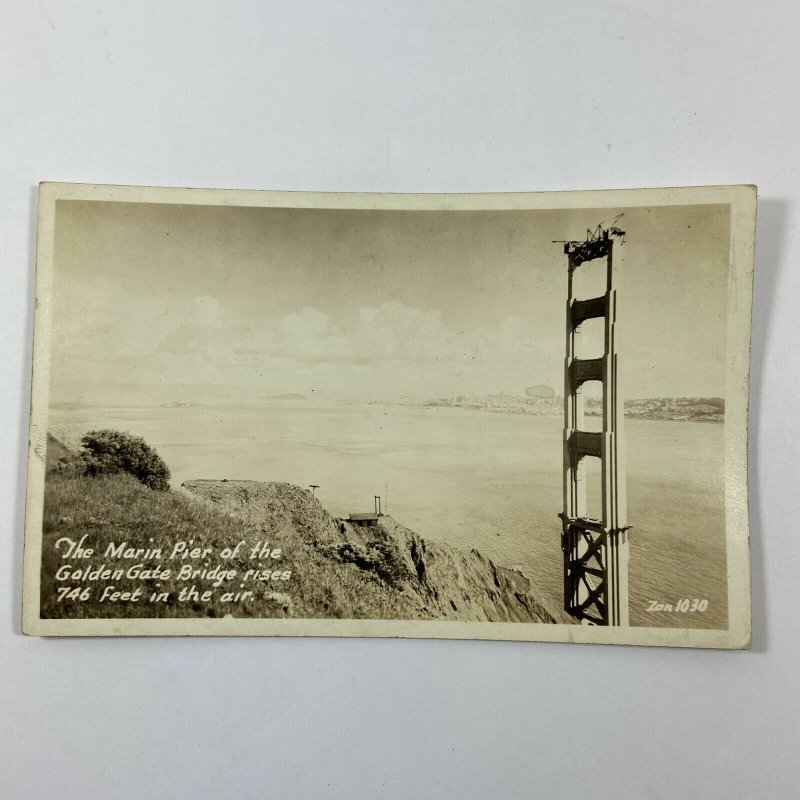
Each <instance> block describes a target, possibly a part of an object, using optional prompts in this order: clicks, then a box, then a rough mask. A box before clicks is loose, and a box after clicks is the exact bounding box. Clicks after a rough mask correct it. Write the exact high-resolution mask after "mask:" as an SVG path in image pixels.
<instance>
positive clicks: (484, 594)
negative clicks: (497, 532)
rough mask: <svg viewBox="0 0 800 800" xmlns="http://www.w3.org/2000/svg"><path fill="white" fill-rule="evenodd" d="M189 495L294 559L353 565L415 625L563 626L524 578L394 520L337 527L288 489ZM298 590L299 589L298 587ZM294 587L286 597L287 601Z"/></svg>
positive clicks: (258, 486)
mask: <svg viewBox="0 0 800 800" xmlns="http://www.w3.org/2000/svg"><path fill="white" fill-rule="evenodd" d="M182 489H183V490H184V491H186V492H187V493H188V494H189V495H192V496H194V497H199V498H202V499H203V500H204V501H205V502H206V503H208V504H211V505H213V506H214V507H216V508H218V509H221V510H224V511H226V512H227V513H228V514H231V515H233V516H235V517H236V518H239V519H241V520H242V521H244V522H245V523H246V524H248V525H249V526H253V527H256V528H257V529H259V530H260V531H261V532H262V533H263V534H266V535H268V536H270V537H271V538H273V539H274V538H275V537H276V536H277V537H278V538H277V539H276V541H280V542H281V543H282V544H283V546H284V547H285V548H286V550H287V553H291V548H292V542H293V541H294V542H295V546H300V547H302V548H304V549H305V548H309V549H310V550H311V551H313V552H314V553H315V554H317V555H318V556H320V557H321V558H323V559H325V560H327V561H333V562H338V563H341V564H342V565H345V564H351V565H354V566H355V567H357V568H358V569H359V570H361V571H362V572H363V573H365V574H366V575H372V576H374V578H375V579H376V580H377V581H379V582H380V583H382V584H383V585H385V586H386V587H388V588H391V589H393V590H394V591H395V592H396V593H397V598H398V601H399V602H401V604H402V605H405V604H406V603H408V602H409V601H410V603H411V607H412V609H413V613H412V614H411V617H412V618H423V619H425V618H434V619H452V620H469V621H487V622H548V623H553V622H561V623H570V622H572V620H571V618H569V617H567V616H566V615H564V614H561V613H559V612H558V611H556V610H553V609H548V608H547V607H546V606H545V603H544V602H543V600H542V599H541V598H538V597H536V595H535V593H534V591H532V590H531V586H530V583H529V581H528V580H527V579H526V578H525V577H524V576H523V575H522V574H521V573H519V572H516V571H514V570H509V569H504V568H502V567H498V566H497V565H496V564H495V563H494V562H493V561H491V560H490V559H488V558H486V557H485V556H483V555H482V554H481V553H479V552H478V551H477V550H471V551H462V550H459V549H458V548H455V547H452V546H450V545H447V544H442V543H434V542H429V541H427V540H425V539H423V538H422V537H420V536H419V535H417V534H416V533H414V532H413V531H411V530H409V529H408V528H405V527H404V526H402V525H400V524H399V523H398V522H396V521H395V520H394V519H392V518H391V517H389V516H383V517H381V518H380V524H379V525H378V526H377V527H374V528H362V527H355V526H352V525H350V524H349V523H348V522H343V521H341V520H336V519H334V518H333V517H332V516H331V515H330V514H328V513H327V512H326V511H325V510H324V509H323V507H322V506H321V505H320V503H319V501H318V500H316V499H315V498H314V497H313V496H312V495H311V493H310V492H308V491H307V490H305V489H301V488H299V487H297V486H293V485H291V484H288V483H259V482H256V481H216V480H194V481H187V482H186V483H184V484H183V486H182ZM294 587H296V584H295V585H294ZM294 587H293V585H292V584H289V585H287V587H286V589H285V590H283V591H285V592H286V593H287V594H289V595H290V596H291V595H293V592H294V591H296V589H295V588H294Z"/></svg>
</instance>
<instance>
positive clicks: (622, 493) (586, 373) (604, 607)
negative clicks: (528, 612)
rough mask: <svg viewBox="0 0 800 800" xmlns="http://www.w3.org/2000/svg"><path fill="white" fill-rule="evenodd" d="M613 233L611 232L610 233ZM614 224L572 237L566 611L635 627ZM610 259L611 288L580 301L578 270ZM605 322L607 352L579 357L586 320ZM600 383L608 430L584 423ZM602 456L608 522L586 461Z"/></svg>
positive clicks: (566, 386)
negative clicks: (596, 506)
mask: <svg viewBox="0 0 800 800" xmlns="http://www.w3.org/2000/svg"><path fill="white" fill-rule="evenodd" d="M609 234H611V235H609ZM622 235H624V234H623V232H622V231H620V230H618V229H616V228H611V230H610V231H609V230H603V229H602V228H598V229H597V230H596V231H595V232H594V233H592V232H589V231H587V237H586V241H584V242H566V243H565V244H564V254H565V255H566V256H567V258H568V270H569V272H568V279H567V287H568V288H567V325H566V328H567V353H566V358H565V361H564V510H563V513H561V514H559V516H560V517H561V524H562V527H561V549H562V551H563V554H564V608H565V610H566V611H567V613H569V614H571V615H572V616H573V617H576V618H577V619H579V620H580V621H581V622H586V623H589V624H595V625H628V624H629V618H628V558H629V552H628V551H629V543H628V538H629V533H628V531H629V529H630V526H629V525H628V521H627V497H626V487H627V480H626V470H625V451H624V440H623V422H624V411H623V400H622V395H621V392H620V387H619V356H618V354H617V346H618V342H617V338H616V330H615V324H616V319H617V293H616V289H615V285H614V277H615V276H614V263H613V250H614V239H613V237H614V236H622ZM595 259H605V261H606V291H605V294H603V295H601V296H599V297H592V298H588V299H575V298H574V295H573V281H572V279H573V275H574V273H575V271H576V270H577V269H578V268H580V266H581V265H582V264H585V263H586V262H589V261H594V260H595ZM590 319H602V320H603V321H604V352H603V355H602V356H600V357H599V358H592V359H585V358H578V357H577V356H576V337H577V336H578V334H579V332H580V326H581V324H582V323H584V322H586V321H587V320H590ZM587 381H599V382H600V383H601V384H602V388H603V429H602V431H601V432H599V433H590V432H587V431H585V430H584V429H583V428H584V415H583V391H582V389H583V384H584V383H586V382H587ZM587 457H593V458H598V459H600V464H601V482H602V519H600V520H596V519H591V518H589V517H588V516H587V509H586V483H585V479H584V459H585V458H587Z"/></svg>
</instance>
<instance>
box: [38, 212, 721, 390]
mask: <svg viewBox="0 0 800 800" xmlns="http://www.w3.org/2000/svg"><path fill="white" fill-rule="evenodd" d="M623 212H624V216H623V217H622V219H621V220H620V222H619V223H618V224H619V225H620V227H622V228H623V229H625V230H626V231H627V240H626V242H625V244H620V245H618V246H617V247H616V248H615V261H616V264H617V266H618V268H619V285H618V295H619V308H620V312H619V331H620V337H621V342H622V344H621V352H622V358H623V375H624V384H625V385H624V395H625V396H626V397H630V398H647V397H724V371H725V370H724V352H725V326H726V300H727V291H728V288H727V259H728V252H729V212H728V207H727V206H684V207H677V206H671V207H657V208H649V209H648V208H639V209H603V210H586V209H580V210H558V211H549V210H542V211H539V210H537V211H491V212H489V211H481V212H475V211H452V212H448V211H437V212H418V211H341V210H307V209H269V208H241V207H236V208H229V207H221V206H213V207H212V206H177V205H176V206H171V205H159V204H125V203H103V202H83V201H59V204H58V210H57V217H56V239H55V268H54V277H53V304H54V329H53V336H54V338H53V355H52V366H51V375H52V379H51V380H52V386H51V401H52V402H85V403H92V402H95V403H103V402H118V401H123V400H125V399H126V398H127V399H130V400H131V401H136V402H145V401H147V402H150V403H156V402H160V401H175V400H195V401H197V402H204V401H213V400H214V399H215V398H216V399H217V400H224V399H225V398H226V396H227V397H228V399H230V400H241V399H242V398H246V397H248V396H251V397H261V396H274V395H280V394H289V393H298V394H303V395H305V396H308V397H322V398H330V399H336V398H340V399H359V398H360V399H364V400H382V399H383V400H392V399H397V398H400V397H404V396H411V397H414V398H416V399H419V400H426V399H432V398H436V397H439V396H447V395H458V394H466V395H470V394H472V395H489V394H494V393H499V392H508V393H517V394H519V393H522V392H524V389H525V387H526V386H530V385H532V384H537V383H541V384H546V385H549V386H552V387H553V388H554V390H555V391H556V392H557V393H558V394H561V393H562V392H563V388H562V372H563V357H564V314H565V298H566V259H565V257H564V255H563V252H562V250H561V247H560V246H559V245H558V244H554V243H553V240H554V239H582V238H583V237H584V236H585V233H586V229H587V228H591V229H593V228H595V227H596V226H597V224H598V223H600V222H603V221H606V222H608V221H610V220H611V219H613V218H614V217H616V216H617V215H618V214H620V213H623ZM187 391H188V392H190V393H193V396H183V395H181V394H180V393H181V392H187ZM176 393H177V394H176Z"/></svg>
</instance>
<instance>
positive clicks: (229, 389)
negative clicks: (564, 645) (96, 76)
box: [23, 183, 756, 648]
mask: <svg viewBox="0 0 800 800" xmlns="http://www.w3.org/2000/svg"><path fill="white" fill-rule="evenodd" d="M755 207H756V190H755V187H752V186H717V187H696V188H677V189H640V190H614V191H588V192H553V193H523V194H452V195H448V194H440V195H435V194H432V195H424V194H417V195H412V194H409V195H402V194H349V193H343V194H330V193H329V194H324V193H304V192H266V191H265V192H262V191H229V190H205V189H167V188H144V187H129V186H96V185H79V184H58V183H46V184H42V185H41V186H40V189H39V220H38V249H37V265H36V311H35V334H34V358H33V383H32V402H31V420H30V454H29V463H28V496H27V515H26V532H25V566H24V593H23V630H24V632H25V633H27V634H34V635H45V636H70V635H80V636H108V635H125V636H130V635H219V636H222V635H237V636H254V635H269V636H390V637H437V638H464V639H472V638H479V639H498V640H501V639H503V640H531V641H532V640H540V641H551V642H567V641H568V642H596V643H615V644H642V645H670V646H687V647H713V648H747V647H749V646H750V625H751V623H750V618H751V612H750V580H749V540H748V518H747V461H746V455H747V399H748V371H749V349H750V308H751V297H752V280H753V248H754V228H755Z"/></svg>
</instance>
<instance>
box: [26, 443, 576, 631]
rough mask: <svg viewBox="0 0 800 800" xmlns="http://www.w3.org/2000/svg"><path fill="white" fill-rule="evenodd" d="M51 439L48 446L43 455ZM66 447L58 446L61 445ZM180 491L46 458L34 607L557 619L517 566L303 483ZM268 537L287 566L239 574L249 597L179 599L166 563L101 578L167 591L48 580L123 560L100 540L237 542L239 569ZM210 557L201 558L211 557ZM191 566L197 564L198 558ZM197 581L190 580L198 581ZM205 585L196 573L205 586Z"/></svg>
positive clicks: (78, 611)
mask: <svg viewBox="0 0 800 800" xmlns="http://www.w3.org/2000/svg"><path fill="white" fill-rule="evenodd" d="M61 447H62V446H61V445H58V443H55V444H54V445H53V447H52V453H51V452H50V450H51V448H50V447H48V458H49V460H50V461H51V463H54V462H56V461H57V460H58V458H59V457H61V455H62V453H61V450H60V448H61ZM63 450H64V451H65V452H66V453H69V451H68V450H67V449H66V448H63ZM184 486H185V488H184V489H183V490H181V491H171V492H158V491H153V490H151V489H148V488H147V487H145V486H143V485H142V484H141V483H139V482H138V481H137V480H135V479H134V478H132V477H131V476H129V475H126V474H115V475H101V476H97V477H88V476H85V475H74V474H73V475H71V474H68V473H66V472H60V471H58V470H57V469H51V470H50V471H49V472H48V477H47V481H46V486H45V501H44V524H43V537H44V538H43V556H42V586H41V614H42V617H44V618H65V617H66V618H98V617H107V618H113V617H197V616H207V617H221V616H225V615H228V614H229V615H232V616H235V617H298V618H347V619H359V618H361V619H364V618H371V619H387V620H388V619H443V618H444V619H461V620H485V621H527V622H555V621H559V622H569V621H570V619H569V618H568V617H566V618H563V617H562V615H560V613H559V612H557V611H556V612H553V611H551V610H548V609H547V608H546V607H545V605H544V603H543V602H542V601H541V600H540V599H538V598H537V597H536V596H535V593H534V592H533V591H532V590H531V587H530V584H529V583H528V581H527V580H526V579H525V578H524V577H523V576H522V575H521V574H520V573H518V572H514V571H513V570H507V569H504V568H502V567H499V566H497V565H495V564H494V563H493V562H492V561H491V560H489V559H487V558H485V557H484V556H482V555H481V554H480V553H479V552H478V551H476V550H472V551H469V552H465V551H461V550H459V549H457V548H454V547H451V546H449V545H445V544H438V543H430V542H427V541H426V540H424V539H422V538H421V537H419V536H418V535H417V534H415V533H414V532H412V531H409V530H408V529H406V528H404V527H403V526H401V525H399V524H398V523H396V522H395V521H394V520H392V519H391V518H390V517H384V518H382V520H381V525H380V527H377V528H369V529H367V528H353V527H352V526H350V525H349V524H348V523H345V522H342V521H339V520H335V519H334V518H333V517H331V516H330V515H329V514H328V513H327V512H326V511H325V510H324V509H323V508H322V506H321V505H320V504H319V502H318V501H317V500H316V499H315V498H314V497H312V495H311V494H310V492H308V491H306V490H304V489H300V488H299V487H297V486H292V485H290V484H282V483H257V482H250V481H230V482H228V481H191V482H188V483H187V484H185V485H184ZM84 534H86V535H87V541H86V545H87V546H91V547H93V549H94V551H95V552H94V554H93V555H92V556H91V558H88V559H78V560H75V559H67V560H65V559H63V558H62V556H61V554H60V552H57V551H56V548H55V543H56V542H57V541H58V540H59V539H60V538H62V537H67V538H69V539H71V540H73V541H78V540H80V538H81V537H82V536H83V535H84ZM266 539H268V541H269V542H270V547H271V548H280V549H281V551H282V555H281V558H280V560H279V561H278V562H276V564H277V565H279V566H280V569H281V570H284V571H291V578H290V579H289V580H287V581H282V580H278V581H272V580H271V581H267V582H264V581H253V580H251V581H249V582H248V583H247V585H246V588H247V589H248V590H251V591H252V592H253V596H252V598H249V599H248V600H247V601H244V602H240V601H236V602H222V601H221V599H220V595H221V591H222V590H227V589H238V588H240V587H239V581H238V580H236V581H233V582H231V585H225V586H223V587H222V589H221V590H220V591H217V592H215V594H214V598H213V599H212V600H211V601H208V602H201V601H197V602H179V601H178V600H177V594H178V592H179V591H180V590H181V589H182V588H185V587H186V586H187V585H190V584H191V581H189V582H188V583H187V582H186V581H181V580H178V576H177V570H176V569H172V575H171V577H170V578H168V579H156V578H152V579H148V580H144V581H142V580H140V579H133V578H130V579H129V578H125V577H123V578H122V579H117V580H114V581H111V582H112V583H113V584H114V588H115V590H116V591H126V590H128V591H132V590H134V589H135V588H136V587H137V586H144V587H145V595H146V596H147V595H149V594H150V592H151V591H156V590H157V591H159V592H169V595H170V599H169V602H165V603H149V602H141V601H140V602H138V603H132V602H117V603H109V602H103V603H101V602H100V601H99V595H100V591H99V590H98V587H102V586H104V585H106V584H107V583H109V581H104V582H100V583H92V582H85V583H82V584H80V585H81V586H89V587H91V588H92V591H93V594H92V597H91V599H89V600H88V601H81V600H79V599H64V600H61V601H59V600H58V598H57V589H58V588H59V587H64V586H71V585H79V584H77V583H75V582H70V581H69V580H67V581H64V580H62V581H58V580H56V572H57V570H58V569H59V568H60V567H63V566H64V565H65V564H71V565H73V566H76V567H80V568H86V567H89V568H91V569H97V568H101V567H102V566H103V565H104V564H105V566H106V567H108V568H123V569H124V568H127V567H129V566H131V564H133V563H134V562H133V561H131V562H127V561H120V560H118V559H114V558H109V557H107V556H106V555H105V553H106V548H107V547H108V545H109V544H113V545H115V546H118V545H119V544H121V543H122V542H127V543H128V545H129V546H131V547H140V548H150V549H153V548H159V547H160V548H162V549H163V550H164V552H165V553H169V552H170V550H171V548H172V546H173V544H174V543H175V542H176V541H178V540H191V541H192V546H193V547H198V548H203V547H210V548H212V549H213V551H214V552H215V553H218V552H219V551H220V550H221V549H222V548H225V547H233V546H235V545H236V544H237V543H238V542H240V541H245V542H246V543H247V546H246V547H245V548H243V550H242V556H241V557H236V558H234V559H232V560H231V561H230V562H226V565H227V566H228V567H229V568H232V569H236V570H239V571H240V572H239V574H240V575H241V574H244V572H245V571H246V570H248V569H251V568H252V567H253V562H252V561H250V560H248V556H247V552H248V550H249V549H250V547H252V546H254V545H255V543H257V542H263V541H264V540H266ZM140 560H141V563H143V564H144V565H145V566H146V567H148V566H149V567H152V568H154V567H158V566H161V567H169V566H172V567H175V566H176V565H175V564H170V563H169V562H167V561H165V559H164V558H163V557H162V558H161V559H158V558H150V559H148V558H147V557H142V558H141V559H140ZM217 563H219V560H218V559H214V558H213V557H212V559H211V566H214V565H215V564H217ZM194 566H198V567H202V566H203V564H202V563H196V564H194ZM197 583H198V587H199V584H200V583H201V581H198V582H197ZM208 586H209V584H208V583H206V584H204V588H208Z"/></svg>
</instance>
